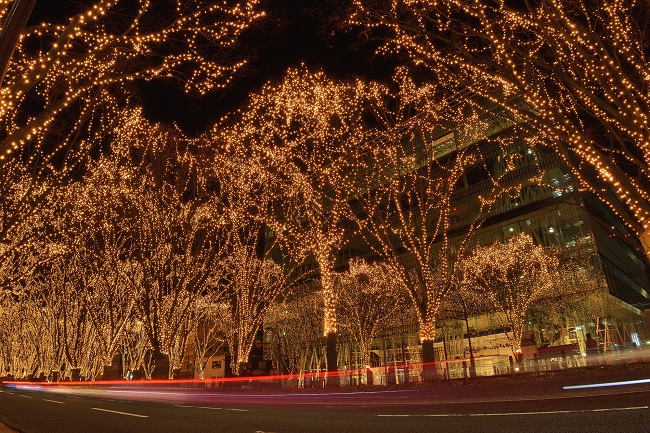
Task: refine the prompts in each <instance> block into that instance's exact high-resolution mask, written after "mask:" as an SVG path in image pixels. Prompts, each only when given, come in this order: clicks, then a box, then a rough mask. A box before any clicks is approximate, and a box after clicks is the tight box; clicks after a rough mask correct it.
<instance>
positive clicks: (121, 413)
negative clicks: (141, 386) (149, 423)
mask: <svg viewBox="0 0 650 433" xmlns="http://www.w3.org/2000/svg"><path fill="white" fill-rule="evenodd" d="M91 409H92V410H101V411H102V412H110V413H117V414H119V415H128V416H135V417H138V418H149V415H139V414H137V413H128V412H120V411H119V410H108V409H102V408H101V407H91Z"/></svg>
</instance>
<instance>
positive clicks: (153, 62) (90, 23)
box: [0, 0, 263, 172]
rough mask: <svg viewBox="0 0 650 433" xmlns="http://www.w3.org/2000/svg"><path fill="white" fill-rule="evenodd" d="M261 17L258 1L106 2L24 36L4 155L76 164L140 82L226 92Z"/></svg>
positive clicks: (10, 76) (6, 96)
mask: <svg viewBox="0 0 650 433" xmlns="http://www.w3.org/2000/svg"><path fill="white" fill-rule="evenodd" d="M261 16H263V13H262V12H260V11H259V10H258V1H257V0H246V1H243V2H236V1H226V2H216V1H209V0H201V1H185V0H180V1H177V2H175V4H173V5H172V4H169V3H168V2H150V1H144V0H141V1H138V2H135V3H134V2H126V1H123V0H97V1H95V2H94V3H93V4H92V5H88V6H87V7H85V8H84V10H83V11H81V12H80V13H78V14H77V15H75V16H72V17H71V18H69V19H68V20H67V22H65V23H42V24H39V25H36V26H34V27H32V28H27V29H25V31H24V34H23V35H22V37H21V39H20V41H19V44H18V46H17V47H16V50H15V52H14V55H13V58H12V61H11V63H10V64H9V67H8V70H7V73H6V76H5V80H4V82H3V88H2V90H1V91H0V98H1V100H2V102H1V104H0V124H2V125H3V136H4V138H3V139H2V141H1V142H0V154H2V156H0V158H2V159H5V157H6V156H7V155H8V154H11V153H12V152H14V151H16V150H18V149H22V148H23V147H29V148H30V149H31V151H30V154H31V155H32V161H38V162H39V164H42V166H47V164H49V163H52V164H54V165H57V166H61V161H60V160H61V159H63V161H68V162H72V163H74V162H75V159H76V158H79V157H81V156H83V155H84V154H85V152H86V151H87V150H88V147H90V146H93V145H94V144H95V143H96V141H95V140H94V138H95V137H96V131H99V130H102V131H104V133H107V132H110V131H111V130H112V128H113V127H114V126H115V125H114V123H113V122H114V121H115V120H116V119H118V118H119V116H120V115H122V114H123V112H120V111H119V110H116V108H117V107H119V106H120V104H122V103H123V102H124V100H128V99H132V98H131V96H130V95H131V94H132V90H133V89H132V88H130V87H129V85H128V84H129V83H132V82H133V81H135V80H151V79H155V78H168V79H175V80H180V81H182V82H183V83H184V84H185V89H186V90H187V91H190V90H193V91H198V92H201V93H205V92H207V91H210V90H212V89H214V88H215V87H221V86H223V85H226V84H227V83H228V82H229V81H230V79H231V77H232V74H233V73H234V72H235V71H237V70H238V69H239V68H241V67H242V66H243V65H244V63H245V62H244V61H238V60H233V57H234V56H233V55H232V53H231V49H232V48H233V47H234V45H235V42H236V40H237V38H238V36H239V35H240V34H241V33H242V32H243V31H244V30H245V29H247V28H248V27H249V26H250V25H251V23H252V22H254V21H255V20H257V19H259V18H260V17H261ZM70 119H74V120H73V121H70ZM88 131H90V133H89V132H88ZM53 157H54V158H55V160H53V159H52V158H53ZM72 165H74V164H72ZM63 167H64V169H63V172H67V171H69V170H70V169H71V168H72V167H70V166H69V165H67V166H66V165H65V164H64V165H63Z"/></svg>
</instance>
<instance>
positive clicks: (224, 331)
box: [190, 296, 233, 379]
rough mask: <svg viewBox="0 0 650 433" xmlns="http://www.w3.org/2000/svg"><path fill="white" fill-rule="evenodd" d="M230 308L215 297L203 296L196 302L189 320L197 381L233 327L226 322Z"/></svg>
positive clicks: (202, 375)
mask: <svg viewBox="0 0 650 433" xmlns="http://www.w3.org/2000/svg"><path fill="white" fill-rule="evenodd" d="M229 309H230V306H229V305H228V304H227V303H225V302H222V301H221V302H220V301H219V300H218V297H216V296H203V297H202V298H200V299H198V300H197V305H195V306H194V308H193V313H192V314H193V317H192V318H191V319H190V324H191V326H192V329H191V336H190V338H191V340H192V344H191V347H192V350H193V354H194V369H195V370H196V372H197V373H198V375H199V379H203V378H204V374H205V366H206V365H209V363H210V360H211V359H212V357H213V356H214V355H216V354H217V352H218V350H219V349H220V348H221V347H222V346H223V343H224V341H225V340H227V338H226V336H227V335H230V334H232V331H233V329H232V328H233V327H232V324H231V323H226V322H228V317H229V313H228V311H229Z"/></svg>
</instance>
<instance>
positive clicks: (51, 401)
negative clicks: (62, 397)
mask: <svg viewBox="0 0 650 433" xmlns="http://www.w3.org/2000/svg"><path fill="white" fill-rule="evenodd" d="M43 401H49V402H50V403H59V404H65V403H64V402H62V401H58V400H48V399H46V398H44V399H43Z"/></svg>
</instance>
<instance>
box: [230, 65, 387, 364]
mask: <svg viewBox="0 0 650 433" xmlns="http://www.w3.org/2000/svg"><path fill="white" fill-rule="evenodd" d="M385 94H386V89H385V88H384V87H382V86H380V85H376V84H372V83H370V84H368V83H364V82H362V81H360V80H357V81H355V82H350V83H341V82H336V81H334V80H331V79H329V78H327V77H326V76H325V75H324V74H323V73H322V72H317V73H311V72H309V71H308V70H307V69H306V68H304V67H302V68H298V69H290V70H289V71H288V72H287V74H286V76H285V77H284V80H283V81H282V82H281V83H280V84H279V85H272V84H268V85H266V86H265V87H264V88H263V89H262V90H261V91H260V92H259V93H257V94H254V95H252V96H251V98H250V102H249V104H248V106H247V107H246V108H245V109H244V110H243V111H242V112H241V114H238V115H237V116H234V118H233V119H230V118H229V119H226V122H225V123H226V124H227V125H229V124H231V123H234V126H231V127H227V128H225V129H222V130H220V131H219V135H218V137H219V138H218V139H217V140H219V141H222V142H224V143H227V146H228V149H229V151H230V152H234V150H230V149H239V152H241V153H243V154H244V155H243V156H241V157H240V158H241V160H242V161H245V164H247V165H248V166H249V167H250V166H253V167H255V168H254V169H253V170H255V171H257V170H259V171H263V173H262V174H260V176H261V178H262V179H264V182H265V185H264V186H262V187H260V188H262V189H263V190H264V191H265V193H266V194H267V197H265V200H268V201H269V206H270V207H271V208H272V209H273V213H274V218H271V219H270V220H268V221H266V224H268V225H269V227H271V229H272V230H273V231H274V232H275V233H276V235H277V236H278V237H279V238H280V241H281V242H283V243H285V244H287V245H289V247H288V249H289V251H290V254H291V255H292V256H293V260H294V261H296V262H297V261H300V260H302V259H304V258H305V257H307V256H310V257H311V260H315V262H316V263H317V265H318V272H319V279H320V283H321V285H322V287H323V291H322V292H321V293H322V294H323V295H324V297H325V298H324V308H325V314H324V320H325V323H324V328H323V332H324V335H325V336H326V337H327V345H328V354H329V355H328V368H329V369H331V370H336V351H335V347H336V331H337V325H336V308H335V304H336V300H335V294H334V291H333V285H332V284H333V283H332V282H333V280H332V278H333V272H334V267H335V263H336V260H337V255H338V253H339V251H340V249H341V247H342V246H343V244H344V242H345V241H346V239H347V238H349V236H350V226H349V225H346V218H345V214H344V212H346V211H347V209H348V207H347V201H348V199H349V197H350V189H351V185H352V182H353V181H354V177H353V176H354V173H355V172H356V171H358V170H356V167H357V166H358V164H359V163H360V159H359V157H358V156H357V154H358V153H359V152H360V149H362V148H363V147H364V143H365V142H366V141H367V139H368V134H367V130H368V129H369V128H368V125H367V119H366V118H365V117H364V114H372V113H371V112H370V110H371V108H372V107H373V106H376V105H378V104H381V103H382V102H383V101H382V99H383V97H384V96H385Z"/></svg>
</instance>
